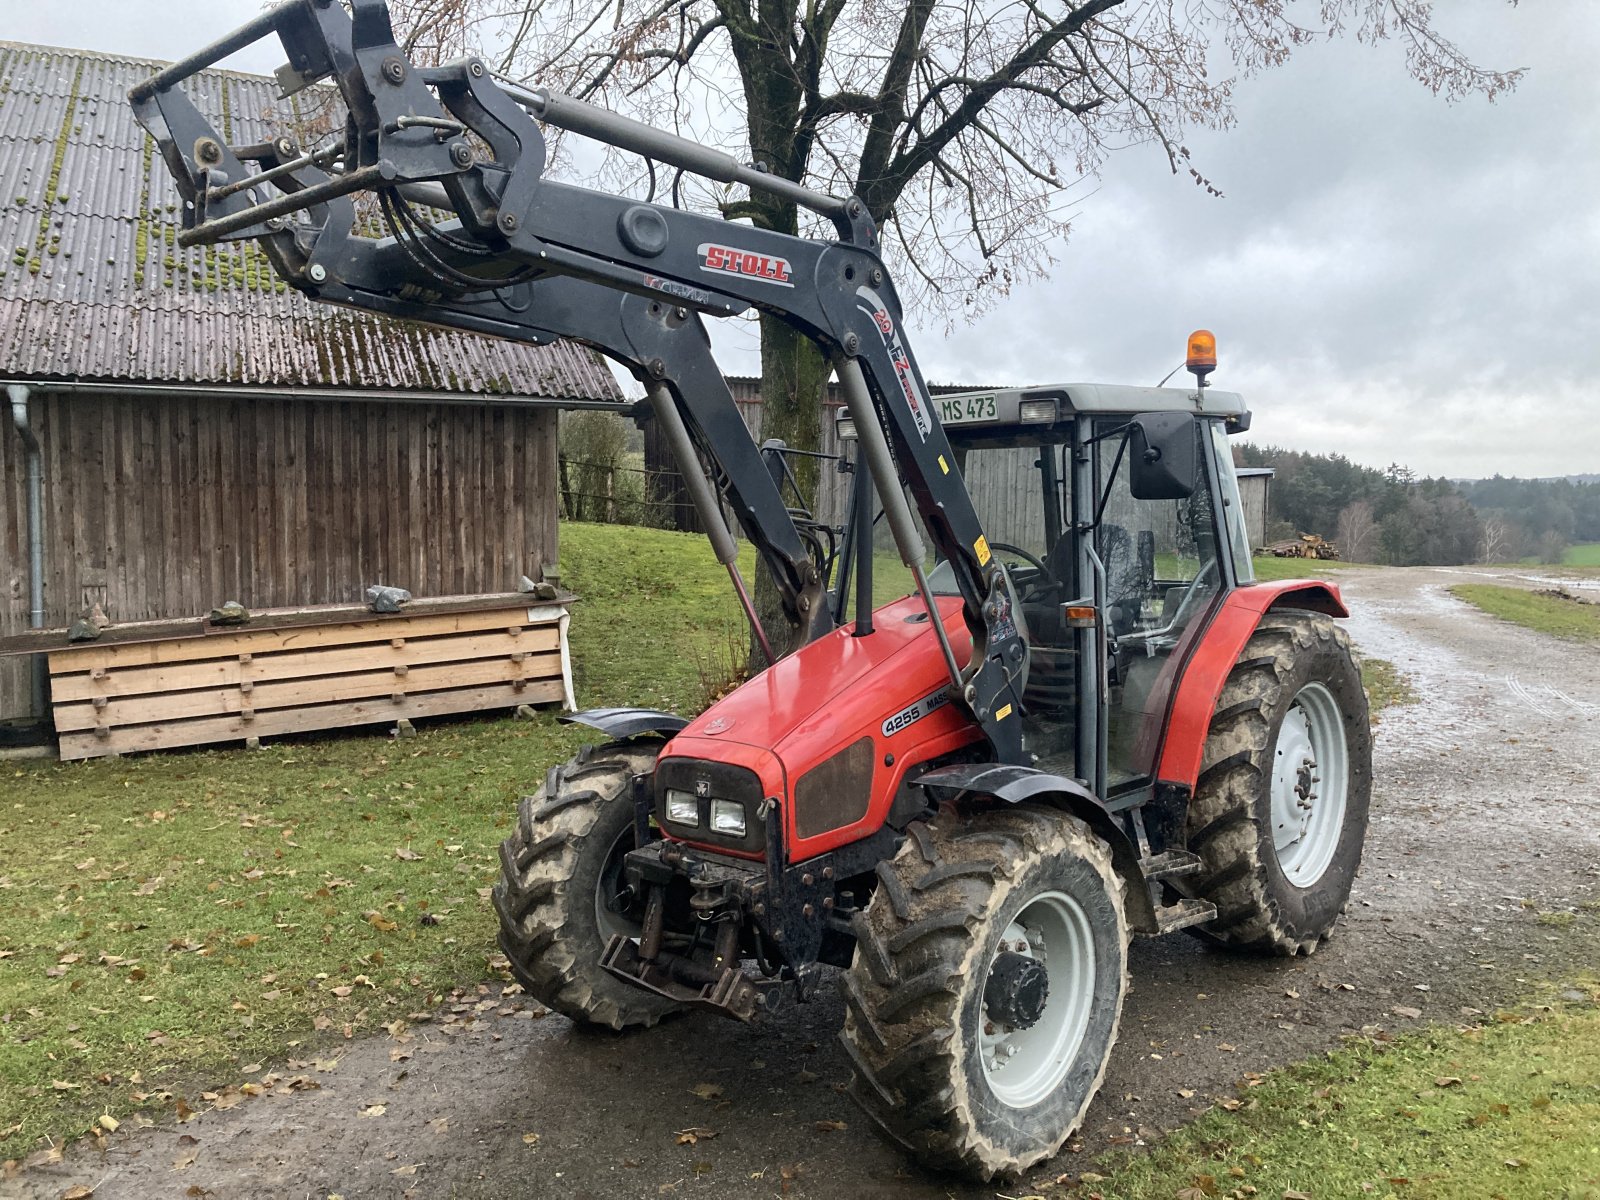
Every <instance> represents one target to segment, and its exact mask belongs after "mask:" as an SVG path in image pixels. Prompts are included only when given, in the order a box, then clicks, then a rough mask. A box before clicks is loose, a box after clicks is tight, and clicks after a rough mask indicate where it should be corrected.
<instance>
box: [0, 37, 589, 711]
mask: <svg viewBox="0 0 1600 1200" xmlns="http://www.w3.org/2000/svg"><path fill="white" fill-rule="evenodd" d="M158 65H159V64H154V63H150V62H142V61H133V60H129V59H124V58H119V57H116V56H113V55H104V54H91V53H84V52H80V51H67V50H59V49H51V48H47V47H42V46H27V45H17V44H12V43H5V42H0V180H4V188H5V191H4V194H3V196H0V201H3V204H0V247H4V248H5V254H6V256H7V257H6V259H5V260H4V261H3V262H0V397H3V399H4V400H5V402H6V403H5V406H4V408H3V409H0V413H3V420H0V645H3V644H4V643H5V642H6V641H7V639H10V640H11V642H12V643H13V648H14V647H15V642H16V638H17V635H23V633H24V631H26V630H28V629H29V628H30V627H31V626H45V627H50V628H55V629H63V628H65V627H67V626H69V625H70V624H71V623H72V622H74V621H75V620H76V619H77V618H79V617H80V616H81V615H82V614H84V613H86V612H88V613H94V612H95V611H96V610H98V612H99V613H101V614H103V615H104V617H105V618H107V619H109V621H110V622H112V629H125V628H127V627H129V626H130V625H134V624H136V623H140V622H152V621H162V620H166V619H172V618H186V619H193V618H197V617H199V616H201V615H202V614H205V613H207V612H208V611H209V610H211V609H213V608H215V607H216V606H219V605H222V604H223V603H225V602H227V601H238V602H239V603H241V604H242V605H243V606H244V607H245V608H246V609H247V610H251V611H252V612H254V611H256V610H262V609H284V610H296V611H299V610H306V609H311V608H314V607H316V606H323V605H356V606H359V605H360V604H361V602H362V597H363V592H364V589H365V588H366V587H367V586H368V585H371V584H377V583H381V584H388V585H394V586H397V587H402V588H406V589H409V590H410V591H411V592H412V593H414V594H415V596H417V597H418V599H419V603H420V601H421V599H422V598H424V597H442V596H448V597H455V598H471V597H475V596H479V597H481V596H483V595H485V594H502V593H514V592H515V590H516V588H517V585H518V581H519V579H520V578H521V577H522V576H524V575H527V576H530V577H532V578H533V579H535V580H537V579H539V574H540V568H541V566H542V565H543V564H548V563H554V562H555V561H556V552H557V546H556V536H557V532H556V530H557V526H556V517H557V511H558V508H557V493H556V422H557V412H556V410H557V409H558V408H560V407H564V406H565V407H575V406H586V405H602V404H605V405H609V404H612V403H616V402H618V401H620V399H621V395H620V393H619V391H618V389H617V386H616V383H615V381H614V379H613V377H612V375H611V373H610V371H609V370H608V369H607V367H606V366H605V365H604V363H603V362H601V361H600V360H599V359H597V357H596V356H595V355H594V354H592V353H591V352H589V351H588V350H585V349H583V348H581V347H578V346H574V345H570V344H557V345H553V346H549V347H536V346H525V345H514V344H510V343H506V342H499V341H494V340H491V339H487V338H480V337H475V336H472V335H466V334H459V333H454V332H448V331H441V330H435V329H430V328H424V327H421V326H416V325H410V324H405V323H401V322H396V321H389V320H384V319H380V318H376V317H372V316H368V315H365V314H357V313H352V312H348V311H344V310H339V309H333V308H330V307H327V306H318V305H314V304H312V303H311V302H309V301H307V300H305V299H304V298H302V297H301V296H300V295H298V294H297V293H295V292H293V291H291V290H289V289H287V288H286V287H285V286H284V285H283V284H282V283H281V282H279V281H278V280H277V278H276V277H275V276H274V274H273V273H272V271H271V269H270V268H269V266H268V264H267V262H266V260H265V257H264V256H263V255H262V254H261V253H260V252H259V251H258V250H257V249H256V248H255V246H254V244H253V243H238V244H234V245H231V246H223V247H210V248H196V249H191V250H184V249H182V248H180V247H179V246H178V245H177V242H176V235H177V232H178V228H179V199H178V196H177V193H176V191H175V189H174V188H173V186H172V184H171V182H170V180H169V179H168V176H167V171H166V169H165V167H164V166H163V165H162V163H161V161H160V158H159V156H158V155H155V154H154V153H153V152H152V150H153V143H152V142H151V141H150V140H149V139H148V138H147V137H146V135H145V134H144V132H143V131H142V130H141V129H139V128H138V126H137V125H136V124H135V122H134V120H133V117H132V114H131V112H130V110H129V108H128V104H127V100H126V97H127V92H128V89H129V87H130V86H131V85H132V84H133V83H134V82H136V81H138V80H140V79H143V78H146V77H148V76H149V75H150V74H151V73H152V71H153V70H154V69H156V67H157V66H158ZM196 100H197V103H199V104H200V105H201V106H202V107H203V108H206V109H209V115H210V116H211V118H212V119H213V120H214V121H216V122H217V124H218V127H219V128H222V129H223V130H224V132H225V134H226V136H227V137H228V138H229V140H230V141H232V142H235V143H246V142H258V141H263V140H265V139H266V138H267V136H268V130H269V128H271V127H272V126H274V125H277V124H281V118H283V117H284V115H285V114H284V112H283V111H282V110H283V109H284V107H285V106H286V105H287V104H293V103H295V102H292V101H291V102H285V101H282V100H279V99H278V98H277V88H276V85H275V83H274V82H273V81H272V80H270V79H264V78H259V77H255V76H248V75H239V74H234V73H229V72H221V71H213V72H209V73H207V74H206V75H205V76H203V77H202V80H201V85H200V89H199V91H198V92H197V94H196ZM447 607H448V606H447ZM468 607H470V605H469V606H468ZM23 640H24V641H26V640H27V637H26V636H24V638H23ZM394 640H397V639H394ZM38 657H39V656H37V655H26V654H24V655H12V656H9V657H0V722H5V721H8V720H9V721H12V722H15V721H18V720H24V719H26V718H29V717H38V716H39V715H41V714H40V712H39V707H38V706H39V698H38V696H37V692H36V690H35V689H36V688H37V686H38V681H37V680H36V678H35V677H34V667H35V665H36V664H35V661H34V660H36V659H37V658H38ZM248 657H249V656H248V655H245V658H247V659H248ZM396 672H397V673H399V668H396ZM235 682H236V683H237V682H238V681H237V680H236V681H235ZM246 682H248V681H246ZM248 690H249V689H248V687H245V688H244V691H245V693H246V697H245V699H244V700H243V701H241V700H240V699H239V698H238V697H234V698H233V700H232V701H230V703H231V704H232V707H233V709H234V711H235V712H237V711H239V710H240V709H241V707H242V709H243V710H244V711H246V712H248V711H250V709H251V704H250V701H249V699H248ZM347 690H348V689H347ZM97 703H99V704H100V705H101V706H102V707H104V705H105V703H106V701H105V699H104V698H100V699H99V700H98V701H97ZM113 707H114V706H113ZM247 719H248V718H247ZM325 723H327V722H325ZM213 740H216V739H213Z"/></svg>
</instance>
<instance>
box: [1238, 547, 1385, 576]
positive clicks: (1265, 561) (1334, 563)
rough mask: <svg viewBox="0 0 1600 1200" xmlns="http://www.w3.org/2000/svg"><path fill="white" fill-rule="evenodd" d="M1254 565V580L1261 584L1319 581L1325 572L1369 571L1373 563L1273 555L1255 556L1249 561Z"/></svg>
mask: <svg viewBox="0 0 1600 1200" xmlns="http://www.w3.org/2000/svg"><path fill="white" fill-rule="evenodd" d="M1250 561H1251V562H1252V563H1254V564H1255V570H1256V578H1257V579H1258V580H1260V581H1261V582H1262V583H1272V582H1273V581H1275V580H1279V579H1321V578H1322V576H1323V574H1324V573H1325V572H1327V571H1343V570H1347V569H1349V568H1351V567H1354V568H1357V569H1364V570H1365V569H1371V568H1373V567H1374V566H1376V564H1375V563H1350V562H1341V561H1339V560H1337V559H1333V560H1323V559H1320V558H1279V557H1277V555H1274V554H1257V555H1256V556H1255V557H1254V558H1252V559H1251V560H1250Z"/></svg>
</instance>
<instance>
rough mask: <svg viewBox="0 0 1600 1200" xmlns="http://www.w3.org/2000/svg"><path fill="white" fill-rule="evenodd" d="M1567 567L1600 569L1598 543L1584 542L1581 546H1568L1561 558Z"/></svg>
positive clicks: (1599, 546) (1599, 545)
mask: <svg viewBox="0 0 1600 1200" xmlns="http://www.w3.org/2000/svg"><path fill="white" fill-rule="evenodd" d="M1561 563H1562V565H1563V566H1567V567H1600V542H1585V543H1583V544H1582V545H1581V546H1568V547H1567V551H1566V553H1565V554H1563V555H1562V556H1561Z"/></svg>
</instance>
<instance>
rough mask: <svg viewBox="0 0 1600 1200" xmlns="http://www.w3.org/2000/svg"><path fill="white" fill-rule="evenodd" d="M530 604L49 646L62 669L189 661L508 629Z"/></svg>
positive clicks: (521, 621) (523, 621)
mask: <svg viewBox="0 0 1600 1200" xmlns="http://www.w3.org/2000/svg"><path fill="white" fill-rule="evenodd" d="M530 607H532V606H530V605H521V604H519V605H517V606H516V607H506V608H490V609H477V610H468V611H465V612H454V613H451V612H447V613H426V614H416V615H412V614H402V615H400V616H396V617H387V618H374V619H373V620H369V621H341V622H338V623H337V624H329V625H303V626H297V627H290V628H286V629H270V628H269V629H234V630H226V631H219V632H216V633H208V634H204V635H202V636H199V637H196V636H181V637H174V638H171V639H169V640H163V641H148V642H128V643H125V644H121V645H100V644H98V643H89V644H86V645H82V646H59V647H51V648H50V656H51V660H52V661H53V662H54V661H56V660H59V662H60V666H59V668H53V669H59V670H60V671H61V673H63V674H66V673H69V672H73V671H90V670H94V669H95V668H97V667H98V668H104V669H106V670H111V669H113V668H120V667H130V666H150V665H154V664H156V663H176V662H194V661H198V660H201V659H207V658H223V657H227V656H230V655H238V654H270V653H273V652H274V651H278V650H288V649H296V650H303V649H309V648H311V647H313V646H343V645H350V644H352V643H356V642H370V641H375V640H383V639H388V638H395V637H403V638H422V637H438V636H443V635H447V634H453V633H470V632H473V631H476V630H485V629H509V628H511V627H512V626H514V625H530V624H533V623H534V622H533V621H531V620H530V619H529V618H528V610H529V608H530Z"/></svg>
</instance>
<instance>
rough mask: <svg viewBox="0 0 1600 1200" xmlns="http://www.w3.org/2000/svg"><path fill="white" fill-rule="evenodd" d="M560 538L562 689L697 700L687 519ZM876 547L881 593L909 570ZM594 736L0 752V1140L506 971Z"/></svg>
mask: <svg viewBox="0 0 1600 1200" xmlns="http://www.w3.org/2000/svg"><path fill="white" fill-rule="evenodd" d="M561 544H562V549H561V559H562V568H563V576H564V579H565V581H566V583H567V584H568V586H570V587H571V588H572V589H573V590H574V591H576V592H578V593H579V594H580V596H581V597H582V599H581V600H580V602H579V603H578V604H577V605H576V606H575V607H574V620H573V625H572V639H573V659H574V669H575V672H576V687H577V693H578V698H579V701H580V703H582V704H585V705H591V706H598V705H607V704H627V703H637V704H651V705H657V706H660V707H662V708H666V709H676V710H678V711H682V712H693V711H697V710H698V709H699V708H700V707H701V706H702V705H703V703H704V700H705V698H706V697H707V696H708V695H711V694H714V693H715V692H717V691H719V690H720V689H721V688H722V687H723V686H724V685H725V684H726V682H727V680H728V678H729V677H730V675H731V674H732V673H733V672H734V671H735V670H736V669H737V667H738V666H739V665H741V664H742V656H743V651H744V643H745V634H744V629H743V624H742V621H741V619H740V615H739V611H738V608H737V605H736V604H735V602H734V600H733V598H732V593H731V589H730V588H729V587H728V584H727V579H726V576H725V574H724V573H723V571H722V570H721V568H720V567H718V566H717V564H716V562H715V560H714V559H713V558H712V556H711V554H710V551H709V549H708V547H707V546H706V544H705V541H704V539H702V538H700V537H698V536H691V535H680V534H671V533H662V532H659V531H654V530H645V529H636V528H627V527H620V526H598V525H566V526H564V527H563V529H562V543H561ZM746 553H747V562H746V564H745V566H746V571H747V576H748V574H749V567H750V565H751V564H750V563H749V561H748V554H749V552H748V550H747V552H746ZM878 563H879V569H878V573H877V577H876V579H875V583H876V585H877V586H876V589H875V590H876V591H877V593H878V597H879V600H880V602H882V601H885V600H888V599H890V598H893V597H894V596H896V595H900V594H903V593H904V592H905V591H906V590H908V587H909V578H908V574H907V573H906V572H905V571H904V568H902V567H900V566H899V564H898V562H897V561H895V559H894V556H893V555H892V554H889V555H882V554H880V555H879V556H878ZM1372 668H1373V664H1371V663H1369V664H1366V668H1365V669H1367V670H1369V671H1370V670H1371V669H1372ZM1369 686H1370V684H1369ZM1378 703H1379V701H1378V697H1377V693H1376V690H1375V694H1374V707H1377V705H1378ZM592 736H593V735H592V734H591V733H586V732H583V731H579V730H573V729H569V728H566V727H564V726H561V725H559V724H557V722H556V720H555V715H554V713H553V712H550V713H544V714H541V715H540V716H539V717H538V718H537V719H535V720H532V721H519V720H513V719H509V718H498V717H496V718H482V719H475V720H462V721H451V722H439V723H433V724H429V723H422V724H421V725H419V732H418V734H417V736H416V737H415V738H413V739H408V740H405V741H398V742H391V741H389V740H388V739H387V738H385V737H383V736H382V734H381V732H378V731H375V730H368V731H358V732H355V733H350V734H347V735H343V736H337V737H332V736H329V737H306V738H302V739H299V740H296V741H285V742H275V743H269V744H268V745H267V746H266V748H264V749H262V750H260V751H246V750H243V749H236V748H229V749H222V750H200V751H193V752H187V753H162V754H151V755H144V756H140V757H130V758H126V759H121V760H105V759H102V760H96V761H92V762H87V763H75V764H62V763H37V762H29V763H0V846H3V847H4V848H5V849H4V852H3V855H0V911H4V913H5V915H6V919H5V921H4V923H3V924H0V1080H4V1086H0V1158H7V1157H12V1156H17V1157H20V1156H21V1155H23V1154H26V1153H27V1152H29V1151H30V1150H33V1149H35V1148H37V1147H38V1146H39V1145H40V1139H42V1138H45V1137H48V1138H51V1139H55V1140H59V1139H61V1138H62V1137H64V1136H70V1135H73V1134H76V1133H81V1132H82V1131H84V1130H86V1129H88V1128H89V1127H90V1126H91V1125H93V1124H94V1123H95V1122H96V1121H97V1119H98V1118H99V1117H100V1116H101V1115H102V1114H109V1115H112V1116H114V1117H117V1118H122V1117H126V1116H127V1114H128V1113H129V1112H131V1111H134V1110H136V1109H141V1108H146V1109H165V1110H167V1111H172V1110H173V1109H174V1108H176V1107H180V1097H181V1098H182V1103H192V1104H193V1105H194V1106H196V1107H198V1106H199V1105H200V1104H201V1102H202V1101H201V1096H200V1093H201V1091H202V1090H203V1089H212V1090H215V1089H218V1088H220V1087H222V1086H224V1085H238V1084H241V1083H244V1082H246V1081H247V1080H248V1079H249V1078H250V1076H249V1075H248V1074H247V1072H246V1068H247V1067H248V1066H250V1065H253V1064H254V1063H256V1062H258V1061H261V1060H265V1059H276V1058H279V1057H282V1056H283V1055H284V1054H285V1052H286V1051H287V1052H289V1053H295V1052H296V1050H297V1048H298V1053H299V1054H300V1055H301V1056H308V1055H309V1054H310V1053H311V1052H312V1051H313V1050H316V1051H318V1052H320V1053H322V1054H324V1055H328V1054H333V1053H337V1051H336V1050H330V1049H329V1048H328V1047H329V1045H330V1043H331V1044H336V1043H337V1042H338V1041H339V1040H341V1039H342V1037H348V1036H353V1035H355V1034H356V1033H358V1032H360V1031H362V1030H367V1029H373V1028H376V1027H378V1026H380V1025H384V1024H389V1023H391V1022H394V1021H396V1020H403V1019H405V1018H406V1016H407V1014H408V1013H412V1012H416V1011H421V1010H426V1009H428V1008H429V1007H431V1006H433V1005H435V1004H437V1003H438V1002H439V998H440V997H441V996H442V995H443V994H444V993H446V992H447V991H448V990H449V989H450V988H451V987H452V986H455V985H457V984H461V983H465V982H470V981H473V980H478V979H481V978H484V977H485V976H486V975H490V974H494V973H496V972H498V971H500V970H501V967H500V964H499V961H498V956H497V954H496V951H495V944H494V935H495V921H494V916H493V912H492V909H491V907H490V905H489V901H488V890H489V887H490V885H491V884H492V883H493V882H494V879H495V877H496V873H497V847H498V845H499V842H500V840H501V839H502V838H503V837H504V836H505V832H506V829H507V828H508V826H509V823H510V821H511V819H512V816H513V813H514V809H515V804H516V800H517V798H518V797H519V796H521V795H523V794H525V793H527V792H530V791H532V790H533V789H534V788H535V787H536V786H537V785H538V783H539V781H540V779H541V778H542V777H543V774H544V772H545V770H546V769H547V768H548V767H549V766H550V765H551V764H553V763H555V762H558V761H560V760H562V759H564V758H566V757H568V756H570V755H571V754H572V753H573V752H574V751H575V750H576V748H577V747H578V746H579V745H580V744H582V743H583V742H584V741H585V740H588V739H589V738H591V737H592Z"/></svg>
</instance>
